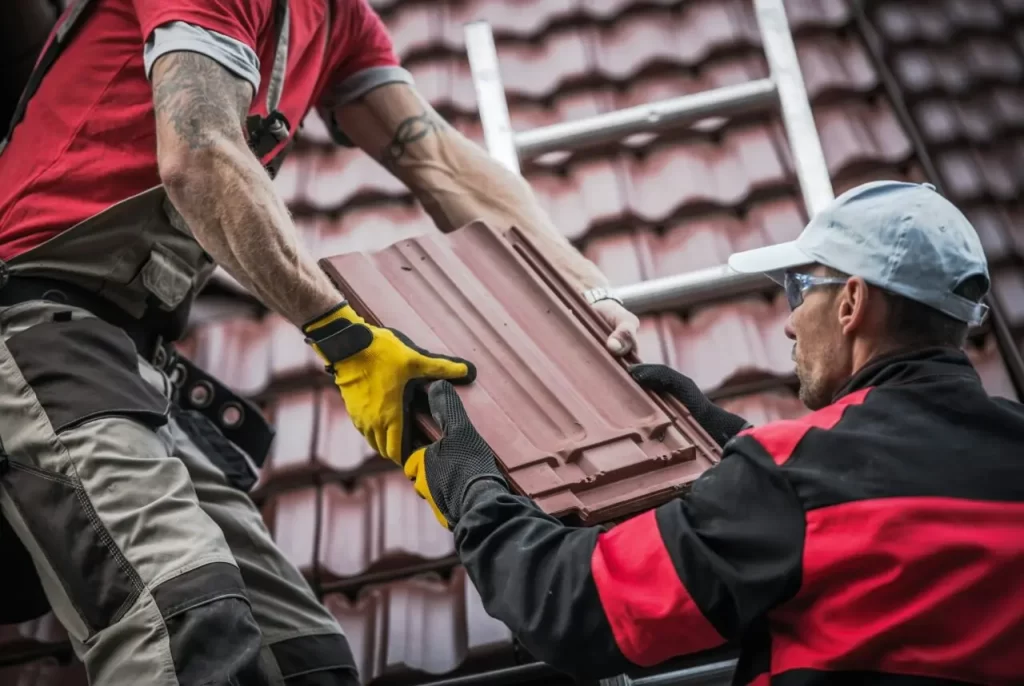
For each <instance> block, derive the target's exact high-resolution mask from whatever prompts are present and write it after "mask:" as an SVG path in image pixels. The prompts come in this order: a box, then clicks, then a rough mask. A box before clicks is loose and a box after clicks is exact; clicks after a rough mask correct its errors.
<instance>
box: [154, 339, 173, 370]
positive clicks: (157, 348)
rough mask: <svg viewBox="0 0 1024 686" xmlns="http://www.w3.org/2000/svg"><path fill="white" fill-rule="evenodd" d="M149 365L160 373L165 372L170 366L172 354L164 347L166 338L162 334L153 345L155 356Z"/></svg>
mask: <svg viewBox="0 0 1024 686" xmlns="http://www.w3.org/2000/svg"><path fill="white" fill-rule="evenodd" d="M149 363H150V364H152V365H153V366H154V367H156V368H157V369H159V370H160V371H165V370H166V369H167V367H169V366H170V363H171V354H170V353H169V352H168V351H167V348H166V347H164V337H163V336H162V335H160V334H157V337H156V340H155V341H154V343H153V355H152V357H151V358H150V360H149Z"/></svg>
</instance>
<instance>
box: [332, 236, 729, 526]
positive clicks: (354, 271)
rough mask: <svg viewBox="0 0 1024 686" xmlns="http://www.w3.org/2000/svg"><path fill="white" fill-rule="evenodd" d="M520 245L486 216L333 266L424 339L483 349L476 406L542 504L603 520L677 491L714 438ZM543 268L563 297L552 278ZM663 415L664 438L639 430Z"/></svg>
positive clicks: (368, 310)
mask: <svg viewBox="0 0 1024 686" xmlns="http://www.w3.org/2000/svg"><path fill="white" fill-rule="evenodd" d="M512 242H514V243H515V245H516V248H515V249H514V248H513V247H512V245H511V243H512ZM516 250H521V251H525V252H523V253H522V254H525V255H530V254H531V250H532V248H530V246H529V244H528V242H526V241H525V239H523V238H522V237H521V236H516V235H515V234H509V236H508V237H507V238H503V237H502V236H501V235H499V233H498V232H496V231H493V230H491V229H490V228H489V227H487V226H485V225H483V224H480V223H477V224H472V225H470V226H468V227H464V228H462V229H460V230H458V231H456V232H454V233H452V234H449V235H447V236H429V237H424V238H420V239H415V240H411V241H403V242H402V243H400V244H398V245H396V246H393V247H391V248H388V249H387V250H383V251H380V252H377V253H374V254H373V255H372V256H367V255H365V254H350V255H343V256H339V257H335V258H331V259H330V260H326V261H324V263H323V264H324V267H325V268H326V269H327V271H328V273H330V274H331V275H332V276H333V278H335V279H336V282H337V283H338V285H339V287H340V288H341V290H342V291H343V292H345V293H348V294H350V295H351V296H352V297H351V301H352V303H353V307H355V308H356V309H357V311H360V312H361V313H363V314H364V316H367V315H370V316H371V318H372V319H374V320H377V321H381V320H383V321H384V322H388V321H394V322H399V321H400V322H402V324H403V327H404V330H405V332H406V333H407V334H409V335H410V336H411V337H412V338H413V340H416V341H417V342H418V343H419V344H420V345H423V346H425V347H427V348H428V349H431V350H435V351H437V352H441V353H448V354H463V355H466V356H468V357H471V358H473V360H474V362H475V363H476V365H477V367H478V369H479V377H478V379H477V381H476V383H474V384H472V385H471V386H468V387H466V388H464V389H460V395H461V396H462V398H463V401H464V402H465V404H466V406H467V411H468V412H469V414H470V416H473V417H475V423H476V424H477V426H478V428H479V430H480V432H481V434H482V435H483V436H484V438H485V440H487V441H488V442H489V443H490V444H491V446H493V447H494V448H495V449H496V450H498V452H499V455H498V457H499V459H500V460H502V461H503V463H504V465H505V467H506V468H507V469H508V471H509V472H510V474H511V478H512V481H513V482H514V483H515V484H516V486H517V487H518V488H520V489H521V490H522V491H524V492H525V493H527V494H529V495H531V496H533V497H534V498H535V499H536V500H537V501H538V504H539V505H540V506H541V507H542V508H544V509H545V510H547V511H548V512H551V513H553V514H567V513H576V514H578V515H579V516H580V517H581V518H583V519H584V520H588V521H597V520H603V519H607V518H609V517H616V516H620V515H621V514H624V513H625V511H626V510H632V509H635V508H636V507H640V506H642V504H644V503H646V504H649V503H650V502H652V501H654V500H661V499H664V498H666V497H670V496H671V494H672V492H673V491H674V490H675V489H678V488H681V487H682V486H683V485H684V484H686V483H689V481H690V480H692V479H693V478H695V477H696V476H697V475H698V474H699V473H700V472H702V471H703V469H705V468H706V466H707V465H709V464H710V463H711V462H710V460H713V459H715V458H714V455H715V452H716V450H715V448H714V447H713V446H712V444H711V443H710V441H709V439H707V437H706V436H705V435H704V434H703V432H702V431H699V430H698V429H696V428H695V427H694V426H692V425H689V424H685V423H684V422H689V421H690V420H689V418H688V417H686V418H685V419H683V418H682V417H680V418H678V419H676V420H675V421H672V420H670V419H669V415H666V414H664V411H665V410H664V409H663V408H662V407H660V406H659V404H658V403H656V402H654V399H653V398H652V397H651V396H648V395H647V394H645V393H643V392H642V391H640V389H639V388H638V387H637V386H636V384H635V383H634V382H633V381H632V379H631V378H630V377H629V375H628V373H627V372H626V371H625V369H623V368H622V366H621V365H620V364H618V363H616V362H615V360H614V359H613V358H612V357H611V356H610V355H609V354H608V352H607V351H606V350H604V348H603V345H602V341H600V340H599V338H598V335H597V334H598V333H599V332H600V328H599V325H598V323H597V320H596V315H594V314H593V313H592V310H590V309H589V308H587V307H586V306H585V303H583V302H582V300H581V298H580V296H579V295H578V294H577V293H575V292H574V291H573V290H572V289H570V288H569V287H568V286H566V285H564V284H563V283H561V279H560V277H557V276H555V275H554V274H552V273H551V272H550V271H549V268H542V267H541V266H540V265H539V264H538V266H537V267H536V269H537V271H532V270H530V269H529V268H528V267H527V263H526V262H524V261H522V258H520V257H518V256H517V253H516ZM530 259H531V260H532V259H535V258H533V257H530ZM442 274H443V275H444V278H440V275H442ZM541 274H543V279H544V280H546V281H548V283H550V284H554V288H556V289H557V290H556V291H555V292H557V293H558V295H555V292H552V291H551V290H548V288H546V287H541V285H540V284H541V281H540V279H541V278H542V277H541ZM456 292H458V295H456ZM446 293H447V295H446ZM567 305H569V306H570V307H572V308H574V309H575V308H579V309H578V310H577V314H578V315H579V318H577V317H574V316H573V314H572V313H571V312H570V310H569V309H568V307H567ZM428 322H429V323H428ZM524 327H525V328H524ZM600 335H601V336H602V337H603V333H601V334H600ZM564 350H572V351H573V355H572V356H570V357H566V356H564V355H562V354H560V353H559V352H558V351H564ZM683 414H685V413H683ZM613 417H614V420H613V419H612V418H613ZM664 427H668V430H667V433H665V435H664V436H662V437H661V440H658V441H650V440H643V441H640V442H637V440H636V438H635V435H634V434H635V433H639V435H641V436H647V435H650V434H649V432H651V431H654V432H659V431H660V430H661V429H662V428H664ZM684 427H685V428H684ZM627 436H628V439H627ZM694 441H697V443H696V444H695V443H694ZM593 445H600V447H599V448H592V447H590V446H593ZM698 446H700V447H698ZM580 449H582V454H581V455H579V456H577V457H574V459H573V460H572V461H571V462H570V461H568V460H567V459H566V458H567V457H568V455H569V454H570V453H575V451H578V450H580ZM552 457H556V460H557V461H552V460H551V458H552ZM627 472H628V473H630V474H632V475H633V476H631V477H626V478H624V474H625V473H627ZM654 475H657V477H656V478H657V482H658V484H657V487H656V489H654V490H651V485H652V484H651V482H650V481H649V479H650V478H651V477H653V476H654ZM616 479H618V480H617V481H615V480H616ZM613 482H614V487H611V484H612V483H613ZM605 484H608V486H609V487H608V488H605Z"/></svg>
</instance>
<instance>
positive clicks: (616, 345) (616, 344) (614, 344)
mask: <svg viewBox="0 0 1024 686" xmlns="http://www.w3.org/2000/svg"><path fill="white" fill-rule="evenodd" d="M624 347H625V346H623V345H622V341H620V340H619V339H618V338H611V339H609V340H608V349H609V350H611V351H612V352H613V353H621V352H622V350H623V348H624Z"/></svg>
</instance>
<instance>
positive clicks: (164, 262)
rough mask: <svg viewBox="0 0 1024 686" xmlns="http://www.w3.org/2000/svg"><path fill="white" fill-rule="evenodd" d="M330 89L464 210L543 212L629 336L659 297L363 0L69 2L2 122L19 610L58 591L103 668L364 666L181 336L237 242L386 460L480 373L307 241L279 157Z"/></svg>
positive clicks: (2, 380)
mask: <svg viewBox="0 0 1024 686" xmlns="http://www.w3.org/2000/svg"><path fill="white" fill-rule="evenodd" d="M312 108H316V109H317V110H318V111H319V113H320V115H321V116H322V118H323V119H324V120H325V122H326V123H327V124H328V125H329V128H330V130H331V132H332V134H333V136H334V137H335V140H336V141H337V142H338V143H339V144H340V145H344V146H349V147H358V148H360V149H361V150H363V151H365V152H366V153H368V154H370V155H372V156H373V157H374V158H375V159H376V160H378V161H379V162H380V163H381V164H382V165H383V166H385V167H386V168H387V169H388V170H389V171H390V172H391V173H393V174H394V175H395V176H396V177H397V178H398V179H400V180H401V181H403V182H404V183H406V184H407V185H408V187H409V188H410V189H411V190H412V192H413V193H414V194H415V196H416V197H417V198H418V199H419V200H420V201H421V202H422V203H423V205H424V207H425V208H426V209H427V211H428V212H429V213H430V215H431V216H432V217H433V219H434V220H435V222H436V224H437V225H438V226H439V227H440V229H441V230H443V231H450V230H453V229H455V228H458V227H460V226H462V225H465V224H467V223H469V222H470V221H472V220H475V219H483V220H485V221H487V222H489V223H491V224H493V225H497V226H510V225H515V226H517V227H519V228H520V229H521V230H523V231H525V232H527V233H528V234H530V235H531V237H532V238H533V239H534V240H535V242H536V243H537V244H538V245H539V246H540V248H541V249H542V250H544V251H545V252H546V254H547V256H548V258H549V259H551V260H552V262H553V263H555V264H556V265H558V266H559V267H560V268H561V270H562V271H563V273H565V274H566V276H567V277H568V278H569V279H570V280H572V281H573V282H574V283H575V284H576V285H577V286H578V287H579V288H580V289H581V290H582V291H585V292H586V294H587V295H588V297H589V299H590V300H591V301H592V302H593V303H594V304H595V307H596V308H597V309H598V311H599V312H601V313H602V315H603V316H604V317H605V319H606V320H607V322H608V323H609V324H610V328H611V330H613V333H612V334H611V335H610V337H609V339H608V346H609V348H610V349H611V350H612V351H613V352H615V353H619V354H621V353H625V352H628V350H629V349H630V348H631V347H632V346H633V345H634V341H635V334H636V329H637V325H638V322H637V318H636V317H635V316H633V315H632V314H630V313H629V312H627V311H626V310H625V309H624V308H623V307H622V305H621V303H620V302H617V301H616V300H615V299H614V298H612V297H610V296H609V295H608V294H607V291H606V290H605V289H604V287H605V286H606V285H607V283H606V281H605V279H604V277H603V276H602V274H601V273H600V272H599V271H598V269H597V268H596V267H595V266H594V265H593V264H592V263H590V262H589V261H588V260H586V259H584V258H583V257H582V256H581V255H580V254H579V253H578V252H576V251H575V250H574V249H573V248H572V247H571V245H570V244H569V243H568V242H567V241H566V239H565V238H564V237H563V236H562V235H561V234H560V233H559V232H558V231H557V230H556V229H555V227H554V226H553V225H552V223H551V222H550V220H549V219H548V217H547V216H545V214H544V212H543V211H542V210H541V208H540V207H539V205H538V202H537V200H536V198H535V197H534V196H533V195H532V194H531V192H530V190H529V188H528V187H527V186H526V185H525V182H524V181H522V180H521V179H520V178H519V177H517V176H515V175H513V174H512V173H510V172H508V171H506V170H505V169H504V168H502V167H501V166H500V165H499V164H497V163H496V162H494V161H492V160H491V158H490V157H489V156H488V155H487V154H486V153H485V152H484V151H483V150H481V149H480V148H478V147H476V146H475V145H473V144H471V143H470V142H469V141H468V140H467V139H466V138H464V137H463V136H461V135H460V134H459V133H457V132H456V131H455V130H454V129H452V128H451V127H450V126H449V125H448V124H446V123H445V122H444V121H443V120H442V119H441V118H440V117H439V116H438V114H437V113H436V112H435V111H434V110H433V109H431V107H430V106H429V105H428V104H427V103H426V102H425V101H424V99H423V98H422V97H421V96H420V95H419V94H418V93H417V91H416V89H415V87H414V85H413V83H412V78H411V76H410V75H409V73H408V72H407V71H405V70H404V69H402V68H401V67H400V66H399V63H398V60H397V58H396V56H395V53H394V50H393V47H392V42H391V40H390V38H389V37H388V34H387V32H386V31H385V28H384V26H383V25H382V23H381V20H380V19H379V17H378V16H377V15H376V14H375V13H374V12H373V11H372V9H371V8H370V7H369V5H368V4H367V0H76V1H75V2H72V3H71V5H70V7H69V8H68V10H67V11H66V12H65V13H64V15H63V16H62V18H61V20H60V21H59V23H58V25H57V28H56V29H55V31H54V33H53V35H52V36H51V39H50V41H49V43H48V45H47V47H46V48H45V49H44V52H43V54H42V56H41V57H40V60H39V63H38V65H37V69H36V70H35V72H34V73H33V75H32V77H31V78H30V80H29V83H28V86H27V88H26V91H25V94H24V96H23V98H22V100H21V102H20V103H19V107H18V109H17V111H16V113H15V116H14V120H13V122H12V126H11V129H10V131H9V132H8V134H7V135H6V136H5V138H4V139H3V141H2V142H0V260H2V263H0V266H2V269H0V440H2V444H3V450H0V506H2V513H3V518H2V520H3V526H4V527H5V528H6V529H7V530H8V531H9V532H13V537H12V536H11V535H7V536H4V539H3V544H4V551H2V552H0V559H3V560H4V563H3V564H2V565H0V567H3V574H4V580H5V581H7V583H5V584H4V586H3V587H4V589H5V592H4V594H3V595H2V596H0V623H6V622H10V621H17V620H23V619H27V618H29V617H32V616H36V615H38V614H39V613H40V612H42V611H44V610H45V609H46V608H47V607H52V609H53V610H54V612H55V613H56V615H57V617H58V619H59V620H60V622H61V624H62V625H63V626H64V627H65V628H66V629H67V631H68V634H69V636H70V638H71V641H72V644H73V645H74V647H75V650H76V653H77V655H78V656H79V657H80V658H81V660H82V661H83V662H84V663H85V667H86V669H87V671H88V674H89V677H90V679H91V681H92V683H94V684H103V686H117V685H119V684H125V685H129V684H130V685H132V686H135V685H136V684H146V685H147V686H150V685H153V686H155V685H158V684H159V685H161V686H171V685H180V686H190V685H194V684H196V685H197V684H203V685H204V686H206V685H214V684H265V683H271V684H282V683H283V684H287V685H288V686H300V685H303V684H318V685H327V684H355V683H358V676H357V674H356V669H355V666H354V661H353V657H352V654H351V650H350V648H349V646H348V643H347V641H346V639H345V637H344V636H343V633H342V631H341V629H340V627H339V626H338V624H337V622H336V621H335V620H334V619H333V618H332V616H331V615H330V614H329V613H328V612H327V610H326V609H325V608H324V607H323V606H322V605H321V604H320V603H319V602H318V601H317V598H316V597H315V595H314V594H313V592H312V590H311V589H310V587H309V586H308V585H307V583H306V582H305V581H304V579H303V577H302V576H301V574H300V573H299V571H298V570H297V569H296V568H295V567H294V566H293V565H291V564H290V563H288V562H287V561H286V559H285V557H284V556H283V554H282V553H281V551H280V550H279V549H278V548H277V547H276V546H275V544H274V543H273V542H272V540H271V536H270V534H269V532H268V531H267V528H266V527H265V525H264V523H263V521H262V519H261V516H260V513H259V511H258V510H257V509H256V507H255V506H254V505H253V503H252V502H251V500H250V499H249V497H248V495H247V493H246V491H248V490H249V489H250V488H251V487H252V486H253V484H254V482H255V478H256V476H255V475H256V468H257V467H258V466H259V465H261V464H262V461H263V458H264V457H265V455H266V451H267V448H268V445H269V443H270V440H271V438H272V436H273V431H272V429H271V428H270V427H269V426H268V425H267V423H266V422H265V420H263V418H262V417H261V416H260V413H259V410H258V409H257V408H256V407H255V406H253V405H252V404H251V403H248V402H246V401H245V400H244V399H242V398H239V397H237V396H236V395H235V394H233V393H232V392H231V391H230V389H228V388H226V387H225V386H224V385H223V384H222V383H220V382H219V381H218V380H217V379H215V378H213V377H211V376H210V375H209V374H207V373H206V372H204V371H203V370H202V369H200V368H198V367H196V366H195V365H194V364H192V363H191V362H190V361H189V360H187V359H184V358H183V357H180V356H178V355H176V354H175V353H174V352H173V350H172V349H171V348H170V347H169V345H168V344H169V343H170V342H172V341H174V340H176V339H177V338H178V337H179V336H180V335H181V334H182V331H183V329H184V326H185V324H186V322H187V321H188V315H189V310H190V305H191V303H192V302H193V300H194V298H195V296H196V294H197V293H198V292H199V291H200V289H201V288H202V287H203V285H204V284H205V283H206V282H207V280H208V279H209V277H210V276H211V273H212V271H213V270H214V268H215V265H220V266H222V267H223V268H224V270H225V271H226V272H227V273H228V274H229V275H231V276H232V277H234V278H235V279H236V280H237V281H238V282H240V283H241V284H242V285H243V286H245V287H246V288H247V289H248V291H249V292H250V293H252V294H253V295H255V296H256V297H257V298H259V299H260V300H261V301H262V302H263V303H265V304H266V305H267V306H268V307H269V308H270V309H271V310H273V311H274V312H277V313H279V314H281V315H282V316H283V317H285V318H286V319H287V320H289V321H290V322H292V323H293V324H294V325H295V326H296V327H298V328H300V329H301V330H302V332H303V333H304V334H305V336H306V341H307V343H308V344H309V345H311V346H312V347H313V348H314V349H315V350H316V352H317V354H319V355H320V356H321V357H322V358H323V360H324V363H325V365H326V366H327V368H328V370H329V372H330V373H331V374H332V375H333V376H334V378H335V382H336V383H337V385H338V387H339V389H340V392H341V395H342V398H343V400H344V403H345V405H346V407H347V409H348V412H349V414H350V415H351V417H352V420H353V422H354V423H355V425H356V427H357V428H358V429H359V430H360V431H361V432H362V433H363V435H365V436H366V437H367V440H368V441H369V442H370V444H371V446H372V447H373V448H374V449H375V450H376V451H378V452H379V453H380V454H381V455H383V456H385V457H387V458H390V459H393V460H396V461H401V460H402V458H404V457H407V456H408V454H409V453H410V452H411V451H412V444H411V442H410V434H411V432H410V431H407V430H406V429H407V428H408V426H409V423H408V422H407V421H406V415H407V413H408V408H407V407H406V399H407V398H409V397H410V393H409V390H410V389H412V388H414V387H415V386H416V385H419V384H422V383H424V382H425V381H427V380H431V379H449V380H451V381H454V382H460V383H467V382H471V381H472V380H473V377H474V374H475V369H474V367H473V365H472V363H471V362H470V361H468V360H464V359H461V358H453V357H444V356H441V355H436V354H432V353H430V352H429V351H426V350H423V349H421V348H419V347H417V346H416V344H415V342H413V341H411V340H409V339H408V338H407V337H405V336H404V335H403V334H402V333H401V332H400V331H397V330H392V329H386V328H380V327H376V326H372V325H370V324H368V323H366V322H365V321H363V320H362V319H361V318H360V317H359V316H357V315H356V313H355V312H354V311H353V310H352V308H351V307H350V306H349V305H348V304H347V302H345V300H344V297H345V295H344V294H343V293H339V291H338V290H337V289H336V288H335V286H334V284H333V283H332V282H331V281H330V280H329V279H328V277H327V276H326V275H325V274H324V273H323V272H322V271H321V269H320V268H319V267H318V265H317V263H316V261H315V260H314V259H313V258H312V257H311V256H310V255H309V254H307V252H306V251H305V250H304V248H303V246H302V245H301V244H300V242H299V240H298V237H297V235H296V231H295V227H294V225H293V223H292V219H291V217H290V216H289V213H288V209H287V208H286V206H285V204H284V202H283V201H282V199H281V198H280V197H279V196H278V194H277V193H275V191H274V187H273V185H272V176H273V174H275V173H276V171H277V169H278V168H279V166H280V164H281V161H282V159H283V156H284V154H285V153H286V152H287V151H288V149H289V147H290V145H289V144H290V142H291V140H292V137H293V134H294V132H295V130H296V129H297V128H298V126H299V124H300V123H301V122H302V121H303V120H304V118H305V117H306V115H307V113H308V112H309V111H310V110H311V109H312ZM0 535H2V532H0ZM12 539H13V540H12ZM19 556H20V557H19ZM14 560H21V561H22V562H23V563H24V564H23V565H22V567H24V566H26V565H27V566H28V567H29V568H30V571H32V572H33V574H32V578H33V579H34V575H36V574H37V575H38V579H39V582H41V586H42V589H43V591H44V592H45V598H44V599H43V600H44V601H45V602H44V603H42V604H41V603H38V602H31V601H33V600H39V597H38V595H36V596H33V594H32V593H31V592H30V591H31V590H32V588H33V585H32V584H31V583H29V582H26V581H25V580H24V577H25V575H24V574H22V575H21V576H20V577H19V576H18V575H17V573H16V566H15V565H14V564H13V563H9V562H8V561H14ZM29 561H30V563H29ZM39 582H35V583H36V584H38V583H39ZM35 588H36V589H37V590H38V585H36V586H35Z"/></svg>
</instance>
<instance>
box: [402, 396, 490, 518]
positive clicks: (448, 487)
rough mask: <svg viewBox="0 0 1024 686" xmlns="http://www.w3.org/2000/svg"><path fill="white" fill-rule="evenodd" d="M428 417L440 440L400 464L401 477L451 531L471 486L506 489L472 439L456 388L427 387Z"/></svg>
mask: <svg viewBox="0 0 1024 686" xmlns="http://www.w3.org/2000/svg"><path fill="white" fill-rule="evenodd" d="M428 397H429V400H430V414H431V415H432V416H433V417H434V421H435V422H437V425H438V427H440V429H441V434H442V436H441V438H440V439H439V440H438V441H436V442H435V443H432V444H431V445H428V446H426V447H424V448H420V449H419V450H417V451H416V452H414V453H413V454H412V455H410V456H409V459H408V460H406V461H405V465H404V466H403V469H404V471H405V476H406V477H407V478H408V479H409V480H410V481H412V482H413V488H415V489H416V493H418V494H419V496H420V497H421V498H423V499H424V500H426V501H427V502H428V503H430V508H431V509H432V510H433V511H434V516H435V517H437V521H439V522H440V523H441V526H443V527H445V528H446V529H449V530H452V529H454V528H455V525H456V524H457V523H458V521H459V518H460V517H462V501H463V499H464V498H465V496H466V491H467V490H468V489H469V487H470V486H471V485H473V484H474V483H476V482H477V481H480V480H489V481H494V482H496V483H499V484H501V485H502V486H504V487H505V488H508V483H507V482H506V481H505V477H504V476H503V475H502V473H501V471H500V470H499V468H498V458H497V456H495V454H494V451H493V450H491V447H490V446H489V445H487V441H485V440H484V439H483V437H482V436H481V435H480V434H479V433H477V430H476V428H475V427H474V426H473V423H472V422H471V421H470V419H469V415H468V414H467V413H466V408H465V407H464V406H463V404H462V401H461V400H460V399H459V396H458V395H457V394H456V393H455V388H454V387H453V386H452V385H451V384H450V383H447V382H445V381H438V382H437V383H435V384H432V385H431V386H430V391H429V394H428Z"/></svg>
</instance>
